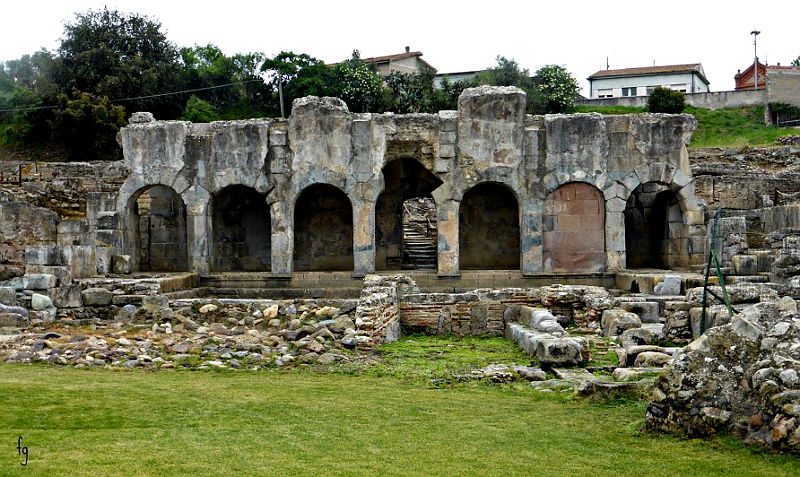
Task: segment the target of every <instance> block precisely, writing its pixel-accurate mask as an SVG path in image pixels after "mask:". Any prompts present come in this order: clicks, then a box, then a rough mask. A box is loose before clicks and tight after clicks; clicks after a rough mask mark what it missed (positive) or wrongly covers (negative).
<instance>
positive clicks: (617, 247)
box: [606, 197, 626, 272]
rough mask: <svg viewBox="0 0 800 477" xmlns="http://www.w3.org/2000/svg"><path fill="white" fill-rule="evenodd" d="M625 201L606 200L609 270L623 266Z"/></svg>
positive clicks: (607, 261)
mask: <svg viewBox="0 0 800 477" xmlns="http://www.w3.org/2000/svg"><path fill="white" fill-rule="evenodd" d="M625 252H626V251H625V201H624V200H622V199H620V198H619V197H615V198H612V199H609V200H606V267H607V270H608V271H610V272H614V271H618V270H621V269H623V268H625Z"/></svg>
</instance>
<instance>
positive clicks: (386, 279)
mask: <svg viewBox="0 0 800 477" xmlns="http://www.w3.org/2000/svg"><path fill="white" fill-rule="evenodd" d="M409 292H410V293H415V292H419V288H417V285H416V283H414V280H412V279H410V278H408V277H407V276H405V275H392V276H381V275H367V276H366V277H365V278H364V288H362V290H361V297H360V298H359V299H358V305H357V306H356V313H355V317H356V319H355V324H356V329H357V330H359V331H368V332H369V333H368V335H369V336H370V338H371V339H370V341H369V342H363V343H362V342H360V343H359V346H360V347H362V348H371V347H373V346H375V345H378V344H380V343H390V342H392V341H395V340H397V338H399V337H400V310H399V306H400V297H401V296H402V294H403V293H409Z"/></svg>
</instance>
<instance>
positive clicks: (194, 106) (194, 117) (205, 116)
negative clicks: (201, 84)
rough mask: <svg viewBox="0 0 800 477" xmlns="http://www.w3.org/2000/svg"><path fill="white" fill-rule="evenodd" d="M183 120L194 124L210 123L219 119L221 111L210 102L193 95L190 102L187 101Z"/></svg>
mask: <svg viewBox="0 0 800 477" xmlns="http://www.w3.org/2000/svg"><path fill="white" fill-rule="evenodd" d="M181 119H183V120H185V121H191V122H193V123H210V122H211V121H216V120H217V119H219V111H217V108H215V107H214V105H213V104H211V103H209V102H208V101H204V100H202V99H200V98H198V97H197V96H195V95H192V96H191V97H190V98H189V101H186V108H184V110H183V115H182V116H181Z"/></svg>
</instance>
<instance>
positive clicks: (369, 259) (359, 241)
mask: <svg viewBox="0 0 800 477" xmlns="http://www.w3.org/2000/svg"><path fill="white" fill-rule="evenodd" d="M353 264H354V271H353V276H355V277H363V276H365V275H366V274H368V273H375V203H374V202H368V201H361V200H358V201H353Z"/></svg>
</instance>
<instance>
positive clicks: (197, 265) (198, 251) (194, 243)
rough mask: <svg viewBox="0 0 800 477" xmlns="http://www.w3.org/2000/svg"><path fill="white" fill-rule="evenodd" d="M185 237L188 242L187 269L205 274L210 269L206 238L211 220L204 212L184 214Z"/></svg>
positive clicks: (209, 230) (208, 235) (209, 231)
mask: <svg viewBox="0 0 800 477" xmlns="http://www.w3.org/2000/svg"><path fill="white" fill-rule="evenodd" d="M186 235H187V237H186V239H187V242H188V244H187V245H188V247H186V248H187V250H188V253H189V269H190V270H192V271H194V272H197V273H200V274H206V273H208V272H209V271H210V267H209V253H208V244H209V240H208V238H209V237H210V236H211V221H210V220H209V217H208V215H206V214H197V215H191V214H187V215H186Z"/></svg>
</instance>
